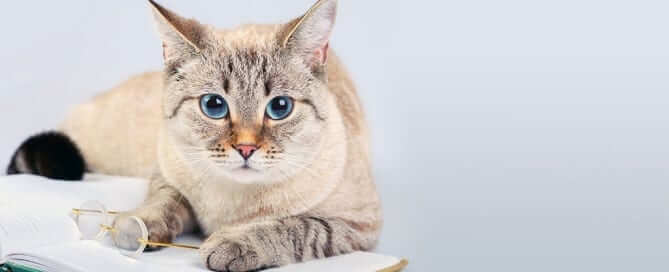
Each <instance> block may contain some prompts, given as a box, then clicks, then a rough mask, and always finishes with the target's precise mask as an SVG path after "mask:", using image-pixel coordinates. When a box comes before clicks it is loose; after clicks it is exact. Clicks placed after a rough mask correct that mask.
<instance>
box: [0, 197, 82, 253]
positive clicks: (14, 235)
mask: <svg viewBox="0 0 669 272" xmlns="http://www.w3.org/2000/svg"><path fill="white" fill-rule="evenodd" d="M79 237H80V234H79V230H78V229H77V226H76V224H75V223H74V221H72V219H70V218H69V217H67V216H63V215H45V214H40V215H35V214H32V213H31V211H25V210H15V209H11V210H9V209H1V208H0V257H1V256H4V255H5V254H8V253H10V252H13V251H16V250H26V249H33V248H37V247H41V246H46V245H53V244H58V243H66V242H72V241H76V240H79Z"/></svg>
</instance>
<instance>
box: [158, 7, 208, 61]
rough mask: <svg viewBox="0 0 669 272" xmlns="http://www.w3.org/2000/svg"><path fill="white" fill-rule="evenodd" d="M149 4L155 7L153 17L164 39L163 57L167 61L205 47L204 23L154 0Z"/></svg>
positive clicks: (177, 58)
mask: <svg viewBox="0 0 669 272" xmlns="http://www.w3.org/2000/svg"><path fill="white" fill-rule="evenodd" d="M149 4H150V6H151V7H152V8H153V17H154V19H155V21H156V25H157V29H158V32H159V33H160V38H161V39H162V41H163V58H164V59H165V62H166V63H169V62H173V61H179V60H183V59H184V58H188V57H192V56H195V55H198V54H199V53H200V51H202V50H203V49H204V46H205V37H206V27H205V26H204V25H202V24H200V23H199V22H197V21H195V20H193V19H186V18H183V17H181V16H179V15H177V14H176V13H174V12H173V11H171V10H168V9H166V8H164V7H163V6H161V5H159V4H158V3H156V2H155V1H154V0H149Z"/></svg>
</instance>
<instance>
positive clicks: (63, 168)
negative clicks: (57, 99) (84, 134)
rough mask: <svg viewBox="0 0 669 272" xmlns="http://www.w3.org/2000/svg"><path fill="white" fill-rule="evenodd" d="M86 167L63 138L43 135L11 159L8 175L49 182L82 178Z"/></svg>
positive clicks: (61, 136) (78, 153) (76, 152)
mask: <svg viewBox="0 0 669 272" xmlns="http://www.w3.org/2000/svg"><path fill="white" fill-rule="evenodd" d="M85 171H86V163H85V162H84V157H83V156H82V155H81V152H80V151H79V148H77V146H76V144H74V142H72V140H70V138H69V137H67V136H66V135H65V134H62V133H59V132H46V133H41V134H38V135H35V136H32V137H30V138H28V139H27V140H26V141H25V142H23V143H22V144H21V146H19V148H18V149H17V150H16V152H15V153H14V155H13V156H12V160H11V163H10V165H9V167H8V168H7V174H8V175H14V174H34V175H40V176H44V177H47V178H51V179H59V180H69V181H76V180H81V179H82V178H83V175H84V172H85Z"/></svg>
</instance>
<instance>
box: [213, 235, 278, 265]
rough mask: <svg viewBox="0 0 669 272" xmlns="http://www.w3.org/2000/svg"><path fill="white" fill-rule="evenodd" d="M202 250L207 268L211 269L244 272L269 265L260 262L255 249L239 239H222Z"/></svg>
mask: <svg viewBox="0 0 669 272" xmlns="http://www.w3.org/2000/svg"><path fill="white" fill-rule="evenodd" d="M202 250H203V252H202V253H203V256H204V257H205V263H206V265H207V268H209V269H210V270H213V271H224V272H246V271H257V270H258V269H261V268H265V267H269V266H268V265H266V264H263V263H261V261H260V258H259V256H258V250H257V249H254V248H253V247H250V246H248V245H246V244H244V243H242V242H240V241H233V240H224V241H221V242H219V243H217V244H215V245H213V246H209V247H206V246H205V247H203V249H202Z"/></svg>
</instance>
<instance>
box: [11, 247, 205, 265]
mask: <svg viewBox="0 0 669 272" xmlns="http://www.w3.org/2000/svg"><path fill="white" fill-rule="evenodd" d="M7 260H8V261H10V262H13V263H17V264H21V265H28V266H29V267H34V265H33V264H34V263H37V264H41V268H45V267H46V268H47V269H46V270H47V271H45V272H51V271H53V272H59V271H81V272H88V271H98V272H107V271H108V272H116V271H137V272H140V271H141V272H144V271H146V272H153V271H155V272H159V271H175V270H176V271H184V272H190V271H203V270H202V269H200V268H198V267H195V266H193V267H190V266H185V265H180V266H178V268H176V266H174V265H168V264H164V263H159V262H146V261H142V260H140V259H133V258H130V257H126V256H123V255H122V254H121V253H119V252H118V251H117V250H115V249H113V248H111V247H108V246H106V245H104V244H102V243H99V242H97V241H79V242H74V243H70V244H61V245H56V246H48V247H41V248H37V249H34V250H30V251H20V252H16V253H12V254H9V255H8V256H7Z"/></svg>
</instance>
